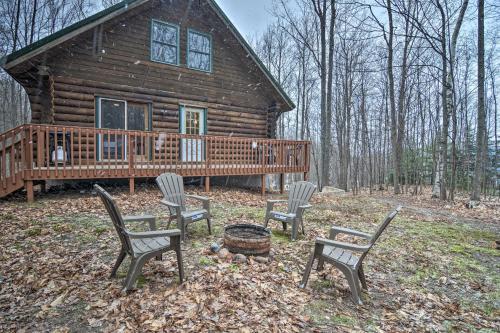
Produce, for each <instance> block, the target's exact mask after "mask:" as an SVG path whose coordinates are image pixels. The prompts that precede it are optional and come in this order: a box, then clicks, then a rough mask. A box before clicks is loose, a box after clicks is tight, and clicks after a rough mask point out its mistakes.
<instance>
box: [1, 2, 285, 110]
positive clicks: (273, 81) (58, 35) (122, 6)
mask: <svg viewBox="0 0 500 333" xmlns="http://www.w3.org/2000/svg"><path fill="white" fill-rule="evenodd" d="M140 1H141V0H123V1H121V2H119V3H117V4H116V5H114V6H111V7H109V8H106V9H104V10H102V11H100V12H98V13H96V14H94V15H91V16H89V17H87V18H85V19H83V20H81V21H79V22H76V23H74V24H72V25H70V26H67V27H66V28H64V29H61V30H59V31H57V32H55V33H53V34H51V35H49V36H46V37H44V38H42V39H40V40H38V41H36V42H34V43H32V44H30V45H28V46H26V47H23V48H22V49H19V50H17V51H15V52H12V53H11V54H9V55H7V56H5V57H3V58H1V59H0V65H1V66H2V67H4V68H5V67H6V65H8V64H9V63H10V62H12V61H14V60H16V59H18V58H20V57H22V56H26V55H28V54H29V53H30V52H33V51H36V50H38V49H39V48H41V47H43V46H44V45H47V44H48V43H51V42H54V41H57V39H59V38H61V37H64V36H66V35H67V34H69V33H71V32H74V31H75V30H78V29H80V28H82V27H85V26H87V25H90V24H92V23H94V22H96V21H98V20H99V19H102V18H105V17H106V16H108V15H110V14H113V13H114V12H116V11H118V10H120V9H125V10H127V9H128V7H129V5H132V4H134V3H135V2H140ZM207 1H208V3H209V4H210V5H211V7H212V8H213V9H214V10H215V11H216V13H217V14H218V15H219V17H220V18H221V19H222V21H224V22H225V23H226V25H227V27H228V28H229V29H230V30H231V31H232V32H233V34H234V35H235V37H236V39H237V40H238V41H239V42H240V43H241V44H242V46H243V47H244V49H245V50H246V51H247V52H248V53H249V55H250V56H251V57H252V59H253V60H254V61H255V62H256V63H257V65H258V67H259V68H260V69H261V70H262V71H263V72H264V74H265V76H266V77H267V78H268V79H269V81H271V84H272V85H273V86H274V88H276V90H278V92H279V93H280V95H281V96H282V97H283V99H284V100H285V101H286V102H287V104H288V107H289V108H290V110H292V109H294V108H295V104H294V103H293V101H292V100H291V98H290V97H289V96H288V94H287V93H286V92H285V91H284V90H283V88H282V87H281V85H280V84H279V83H278V82H277V81H276V79H275V78H274V76H273V75H272V74H271V73H270V72H269V70H268V69H267V67H266V66H265V65H264V64H263V63H262V61H261V60H260V59H259V57H258V56H257V54H256V53H255V51H254V50H253V49H252V47H251V46H250V45H249V44H248V43H247V42H246V40H245V38H243V36H242V35H241V34H240V32H239V31H238V29H236V27H235V26H234V25H233V24H232V22H231V20H229V18H228V17H227V16H226V14H225V13H224V12H223V11H222V9H221V8H220V7H219V6H218V5H217V3H216V2H215V1H214V0H207Z"/></svg>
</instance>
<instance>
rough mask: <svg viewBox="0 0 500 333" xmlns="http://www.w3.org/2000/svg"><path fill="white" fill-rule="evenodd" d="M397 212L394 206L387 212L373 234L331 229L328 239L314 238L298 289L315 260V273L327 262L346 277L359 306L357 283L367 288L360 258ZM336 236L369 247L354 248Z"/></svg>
mask: <svg viewBox="0 0 500 333" xmlns="http://www.w3.org/2000/svg"><path fill="white" fill-rule="evenodd" d="M400 210H401V207H397V208H396V209H395V210H394V211H392V212H391V213H389V214H388V215H387V217H386V218H385V220H384V222H382V224H381V225H380V226H379V228H378V229H377V231H376V232H375V233H374V234H373V235H370V234H367V233H364V232H360V231H356V230H351V229H347V228H340V227H333V228H331V230H330V237H329V239H325V238H316V243H315V245H314V251H313V253H312V254H311V257H310V258H309V262H308V263H307V266H306V269H305V272H304V276H303V277H302V282H301V284H300V288H305V286H306V284H307V280H308V279H309V274H310V273H311V269H312V265H313V262H314V259H316V258H317V259H318V270H321V269H323V264H324V262H325V261H326V262H328V263H331V264H333V265H334V266H335V267H337V268H338V269H339V270H340V271H341V272H342V273H343V274H344V275H345V277H346V279H347V282H348V283H349V288H350V289H351V299H352V301H353V302H354V303H356V304H362V301H361V297H360V295H361V287H360V285H359V284H360V282H361V285H362V286H363V289H367V286H366V278H365V274H364V272H363V259H364V258H365V256H366V255H367V254H368V252H369V251H370V249H371V248H372V247H373V245H374V244H375V242H376V241H377V239H378V238H379V237H380V235H381V234H382V232H383V231H384V230H385V228H386V227H387V226H388V225H389V223H390V222H391V221H392V220H393V219H394V217H395V216H396V215H397V214H398V212H399V211H400ZM338 234H347V235H351V236H355V237H360V238H362V239H365V240H366V241H368V244H365V245H357V244H350V243H344V242H339V241H336V240H335V237H337V235H338Z"/></svg>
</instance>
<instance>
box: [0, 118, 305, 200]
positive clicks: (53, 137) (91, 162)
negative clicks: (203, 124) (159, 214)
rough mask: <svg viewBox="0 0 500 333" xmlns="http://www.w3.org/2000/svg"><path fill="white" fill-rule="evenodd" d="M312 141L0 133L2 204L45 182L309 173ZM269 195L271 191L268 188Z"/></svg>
mask: <svg viewBox="0 0 500 333" xmlns="http://www.w3.org/2000/svg"><path fill="white" fill-rule="evenodd" d="M309 149H310V142H309V141H292V140H274V139H263V138H251V137H250V138H247V137H231V136H210V135H188V134H177V133H167V132H160V131H149V132H146V131H126V130H115V129H97V128H90V127H76V126H58V125H37V124H25V125H21V126H18V127H16V128H14V129H12V130H10V131H8V132H5V133H3V134H0V197H3V196H5V195H7V194H9V193H11V192H13V191H15V190H17V189H20V188H22V187H23V186H24V187H25V188H26V190H27V196H28V201H32V200H33V198H34V197H33V183H34V182H37V181H44V180H78V179H112V178H125V179H129V182H130V191H131V192H134V180H135V179H136V178H147V177H156V176H158V175H160V174H161V173H164V172H174V173H177V174H180V175H182V176H188V177H205V191H207V192H208V191H209V190H210V177H211V176H238V175H241V176H243V175H261V176H262V180H263V184H264V180H265V176H266V175H267V174H280V175H281V182H280V183H281V189H283V183H284V181H283V179H284V174H285V173H304V177H307V172H308V171H309V162H310V161H309ZM262 191H263V193H264V191H265V186H262Z"/></svg>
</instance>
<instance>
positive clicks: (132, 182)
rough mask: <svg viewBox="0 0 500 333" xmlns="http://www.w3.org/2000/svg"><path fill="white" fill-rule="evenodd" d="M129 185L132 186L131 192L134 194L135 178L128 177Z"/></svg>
mask: <svg viewBox="0 0 500 333" xmlns="http://www.w3.org/2000/svg"><path fill="white" fill-rule="evenodd" d="M128 186H129V188H130V194H134V192H135V178H132V177H131V178H129V179H128Z"/></svg>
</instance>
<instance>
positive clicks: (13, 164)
mask: <svg viewBox="0 0 500 333" xmlns="http://www.w3.org/2000/svg"><path fill="white" fill-rule="evenodd" d="M23 144H24V126H18V127H15V128H13V129H11V130H9V131H7V132H5V133H3V134H0V198H2V197H5V196H6V195H8V194H10V193H12V192H14V191H17V190H19V189H20V188H22V187H24V177H23V174H24V164H23V163H22V162H23V161H24V157H25V156H24V150H23V147H22V146H23Z"/></svg>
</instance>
